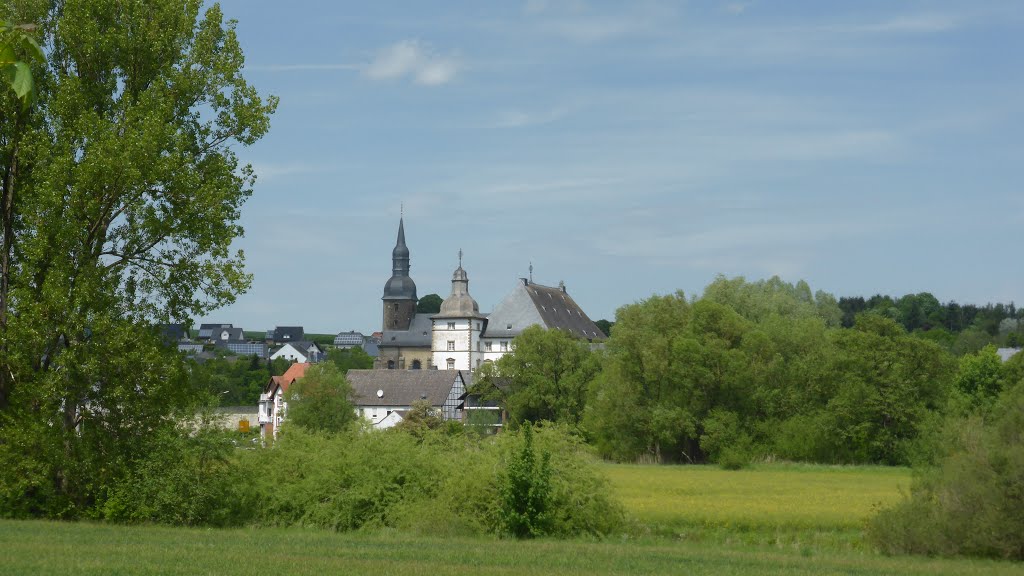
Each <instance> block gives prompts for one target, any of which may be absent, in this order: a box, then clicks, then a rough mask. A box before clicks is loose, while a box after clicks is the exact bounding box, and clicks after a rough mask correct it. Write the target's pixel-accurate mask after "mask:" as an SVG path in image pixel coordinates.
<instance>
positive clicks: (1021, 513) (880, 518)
mask: <svg viewBox="0 0 1024 576" xmlns="http://www.w3.org/2000/svg"><path fill="white" fill-rule="evenodd" d="M948 426H949V428H948V430H947V434H946V435H947V437H953V438H955V442H953V443H951V445H949V446H948V452H947V453H946V455H945V456H944V457H943V458H941V459H940V460H939V462H938V463H937V465H935V466H933V467H930V468H928V469H926V470H925V471H923V473H922V474H921V476H920V478H919V479H918V480H917V481H916V482H915V484H914V487H913V490H912V492H911V494H910V496H909V497H908V498H906V499H905V500H904V501H902V502H901V503H899V504H898V505H896V506H895V507H893V508H890V509H887V510H883V511H882V512H880V513H879V514H878V515H877V516H876V517H875V518H874V519H873V520H872V521H871V523H870V524H869V527H868V528H869V529H868V536H869V537H870V538H871V540H872V541H873V542H874V544H875V545H876V546H878V547H879V548H881V549H882V550H883V551H885V552H889V553H897V552H902V553H914V554H930V555H944V556H946V555H965V556H987V557H995V558H1010V559H1015V560H1024V386H1021V385H1017V386H1014V387H1013V388H1011V389H1009V390H1007V391H1006V392H1005V393H1003V394H1002V396H1001V397H1000V398H999V402H998V403H997V405H996V406H995V407H994V408H993V410H992V412H991V414H990V415H989V416H988V417H987V418H986V417H984V416H983V414H976V415H974V416H971V417H967V418H956V419H951V420H950V421H949V425H948Z"/></svg>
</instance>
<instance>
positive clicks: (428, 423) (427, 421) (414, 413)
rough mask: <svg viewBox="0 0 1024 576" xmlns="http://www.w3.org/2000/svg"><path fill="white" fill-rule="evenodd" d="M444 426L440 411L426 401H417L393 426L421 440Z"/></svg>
mask: <svg viewBox="0 0 1024 576" xmlns="http://www.w3.org/2000/svg"><path fill="white" fill-rule="evenodd" d="M444 426H445V421H444V417H443V416H442V415H441V411H440V410H438V409H437V408H434V407H433V405H431V404H430V402H428V401H427V400H417V401H415V402H413V403H412V406H411V407H410V409H409V410H408V411H407V412H406V413H405V416H403V417H402V421H401V422H399V423H398V425H396V426H395V428H397V429H398V430H401V431H402V432H406V433H408V434H411V435H413V436H415V437H416V438H423V437H424V436H426V435H427V433H428V432H429V431H431V430H439V429H441V428H443V427H444Z"/></svg>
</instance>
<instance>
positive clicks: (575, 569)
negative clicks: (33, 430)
mask: <svg viewBox="0 0 1024 576" xmlns="http://www.w3.org/2000/svg"><path fill="white" fill-rule="evenodd" d="M0 550H2V551H3V552H2V554H0V574H5V575H6V574H10V575H17V574H138V575H146V574H217V575H221V574H223V575H231V574H239V575H246V576H251V575H253V574H274V575H276V574H310V575H315V576H326V575H328V574H510V575H513V574H514V575H528V574H553V575H554V574H558V575H565V574H586V575H588V576H598V575H601V574H695V575H699V574H723V575H745V574H751V575H755V574H756V575H763V574H795V575H799V574H807V575H812V574H921V575H942V574H950V575H953V574H964V575H969V574H979V575H981V574H985V575H999V574H1024V566H1021V565H1014V564H1008V563H997V562H985V561H965V560H933V559H927V558H887V557H884V556H878V555H875V554H871V553H855V552H827V553H816V552H809V551H807V550H806V549H805V550H792V549H774V548H768V547H764V546H752V545H723V544H718V545H703V544H700V543H695V542H673V541H667V540H642V541H633V540H628V539H627V540H622V539H614V540H610V541H606V542H579V541H569V542H563V541H550V540H548V541H534V542H515V541H508V540H494V539H483V538H480V539H467V538H457V539H441V538H430V537H416V536H411V535H402V534H394V533H378V534H335V533H330V532H323V531H314V530H310V531H306V530H301V529H274V530H256V529H249V530H210V529H186V528H163V527H124V526H111V525H95V524H84V523H80V524H64V523H55V522H39V521H31V522H18V521H0Z"/></svg>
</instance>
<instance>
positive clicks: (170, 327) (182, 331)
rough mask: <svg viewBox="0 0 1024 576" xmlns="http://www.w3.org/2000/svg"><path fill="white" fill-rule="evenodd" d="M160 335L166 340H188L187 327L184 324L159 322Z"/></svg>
mask: <svg viewBox="0 0 1024 576" xmlns="http://www.w3.org/2000/svg"><path fill="white" fill-rule="evenodd" d="M160 335H161V336H162V337H163V338H164V340H165V341H167V342H172V343H173V342H178V341H180V340H188V338H189V329H188V328H187V327H185V325H184V324H161V325H160Z"/></svg>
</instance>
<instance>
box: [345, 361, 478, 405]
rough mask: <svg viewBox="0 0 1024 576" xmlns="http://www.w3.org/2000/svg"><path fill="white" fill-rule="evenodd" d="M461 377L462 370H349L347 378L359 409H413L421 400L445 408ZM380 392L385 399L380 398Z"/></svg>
mask: <svg viewBox="0 0 1024 576" xmlns="http://www.w3.org/2000/svg"><path fill="white" fill-rule="evenodd" d="M459 374H460V372H459V371H458V370H349V371H348V374H347V375H346V376H347V378H348V382H349V384H351V385H352V391H353V400H354V404H355V405H356V406H357V407H358V406H412V404H413V402H416V401H418V400H426V401H428V402H430V404H431V406H441V405H443V404H444V401H445V400H446V399H447V398H448V394H449V393H450V392H451V390H452V386H454V385H455V379H456V377H457V376H459ZM378 390H381V391H383V392H384V394H383V396H380V397H378V396H377V391H378Z"/></svg>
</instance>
